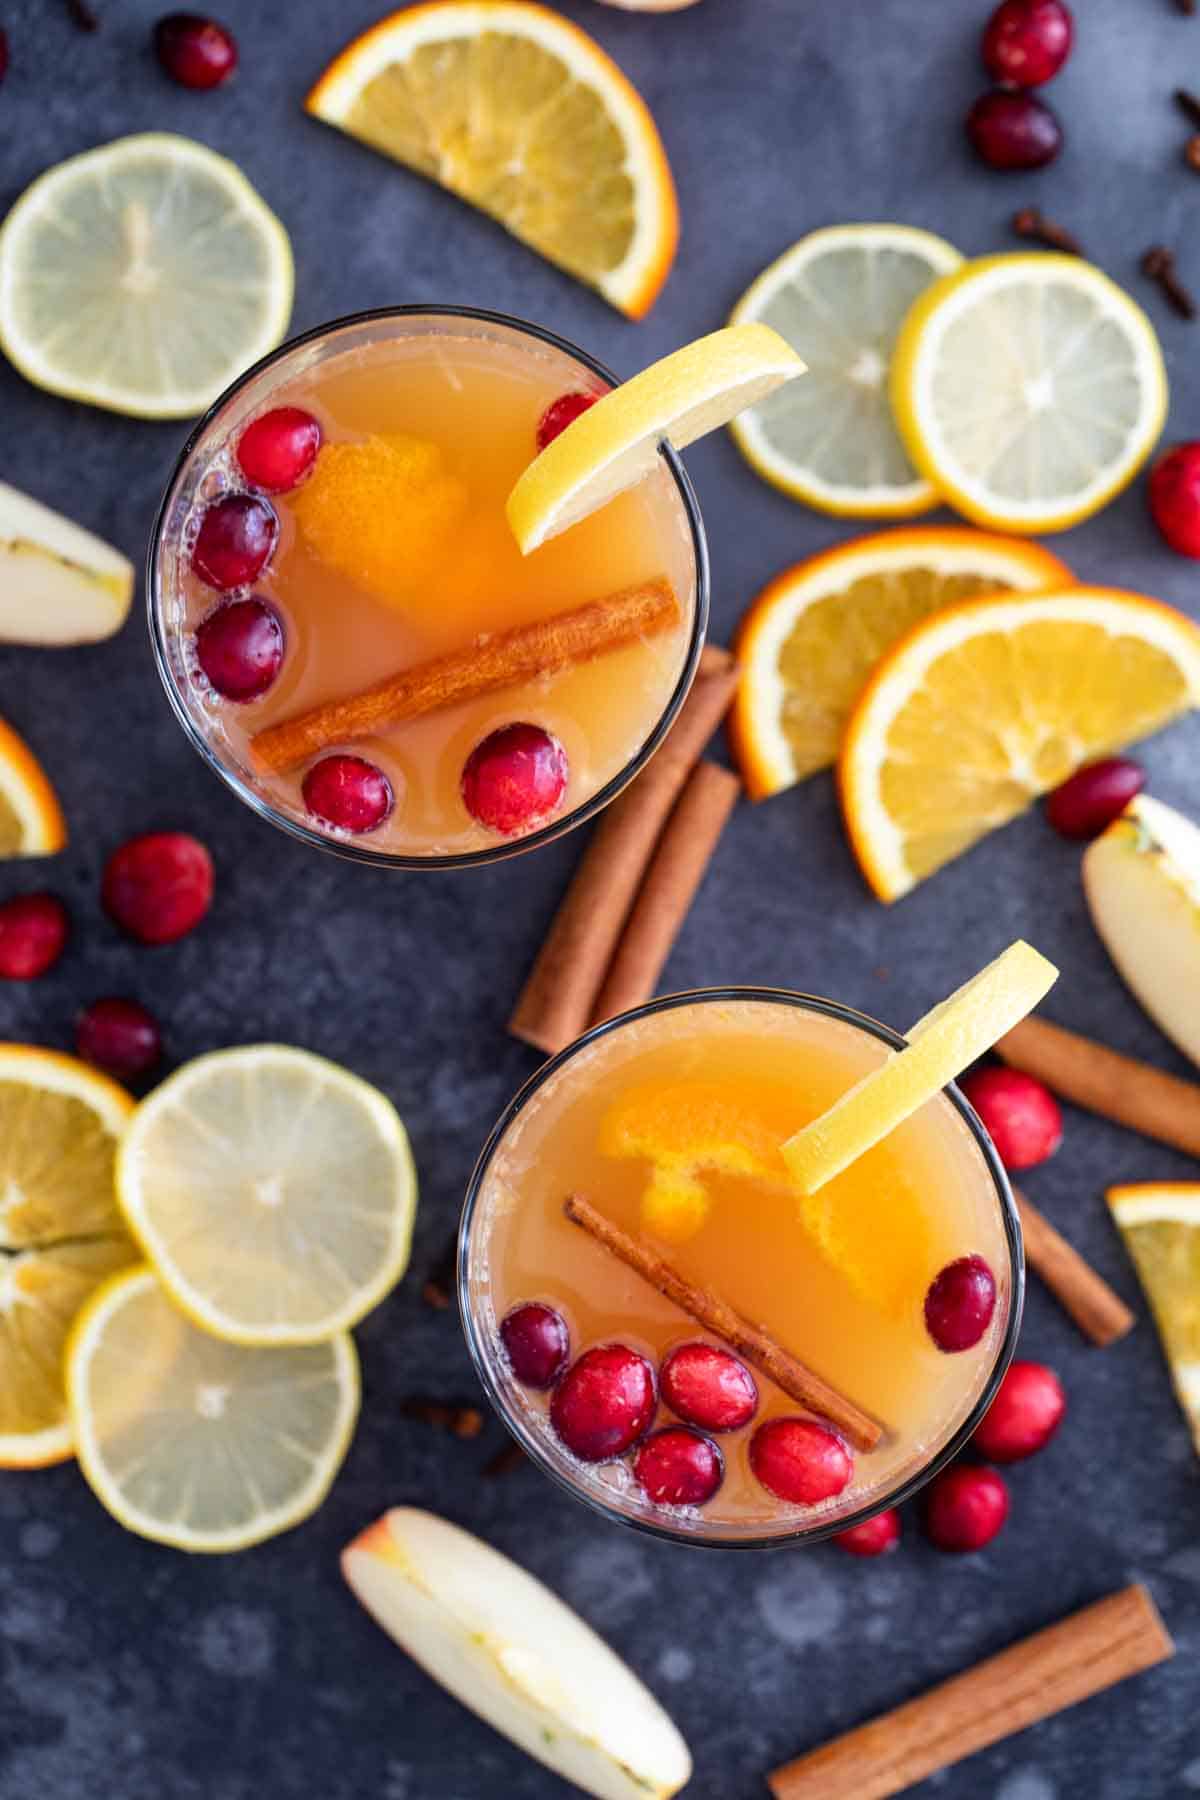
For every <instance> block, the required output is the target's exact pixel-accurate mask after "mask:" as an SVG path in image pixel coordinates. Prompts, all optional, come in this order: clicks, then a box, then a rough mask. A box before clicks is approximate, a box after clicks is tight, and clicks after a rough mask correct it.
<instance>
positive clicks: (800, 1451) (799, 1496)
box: [750, 1419, 854, 1506]
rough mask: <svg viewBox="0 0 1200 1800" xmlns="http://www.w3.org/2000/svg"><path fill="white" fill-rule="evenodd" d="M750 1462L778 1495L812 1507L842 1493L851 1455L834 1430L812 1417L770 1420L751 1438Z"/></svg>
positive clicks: (851, 1466) (850, 1471)
mask: <svg viewBox="0 0 1200 1800" xmlns="http://www.w3.org/2000/svg"><path fill="white" fill-rule="evenodd" d="M750 1467H751V1468H752V1469H753V1471H754V1474H755V1476H756V1477H757V1479H758V1480H759V1481H760V1482H761V1483H762V1485H763V1487H765V1488H766V1490H767V1492H768V1493H770V1494H774V1495H775V1497H776V1499H779V1500H793V1501H795V1502H797V1503H798V1504H799V1505H802V1506H815V1505H816V1503H817V1501H818V1500H829V1499H831V1498H832V1496H833V1495H834V1494H840V1493H841V1491H842V1489H843V1488H844V1487H845V1485H846V1483H847V1482H848V1481H849V1479H850V1477H851V1476H852V1475H853V1473H854V1458H853V1456H852V1455H851V1454H850V1451H849V1450H848V1449H847V1447H846V1445H845V1444H844V1443H843V1441H842V1439H841V1438H840V1437H839V1436H838V1434H837V1432H836V1431H834V1430H833V1428H832V1427H831V1426H829V1425H820V1424H818V1423H817V1421H816V1419H768V1420H767V1421H766V1423H765V1424H763V1425H760V1426H759V1428H758V1430H757V1431H756V1432H755V1434H754V1436H753V1437H752V1438H751V1440H750Z"/></svg>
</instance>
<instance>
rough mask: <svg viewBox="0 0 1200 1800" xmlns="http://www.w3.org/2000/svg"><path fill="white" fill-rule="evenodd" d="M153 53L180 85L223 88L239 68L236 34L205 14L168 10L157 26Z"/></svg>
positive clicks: (172, 78) (173, 79)
mask: <svg viewBox="0 0 1200 1800" xmlns="http://www.w3.org/2000/svg"><path fill="white" fill-rule="evenodd" d="M154 52H155V55H156V56H157V57H158V60H159V62H160V63H161V64H162V66H163V68H164V69H165V70H166V72H167V74H168V75H169V76H170V77H171V80H172V81H177V82H178V83H179V85H180V87H186V88H215V87H220V85H221V83H222V82H223V81H228V79H229V77H230V76H231V75H232V74H233V71H234V70H235V69H236V68H237V60H238V51H237V43H236V42H235V40H234V37H233V33H232V32H230V31H227V30H226V28H225V26H224V25H218V24H217V21H216V20H215V19H206V18H205V17H204V15H203V14H202V13H167V14H166V15H165V16H164V17H163V18H161V19H160V20H159V21H158V24H157V25H156V26H155V27H154Z"/></svg>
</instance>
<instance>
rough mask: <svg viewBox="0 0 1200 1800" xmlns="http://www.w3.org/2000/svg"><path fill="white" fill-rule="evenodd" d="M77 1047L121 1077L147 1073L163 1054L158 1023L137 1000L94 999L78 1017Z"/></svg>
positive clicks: (131, 1078) (130, 1078) (132, 1078)
mask: <svg viewBox="0 0 1200 1800" xmlns="http://www.w3.org/2000/svg"><path fill="white" fill-rule="evenodd" d="M75 1048H76V1050H77V1051H78V1052H79V1054H80V1056H82V1058H83V1060H84V1062H90V1063H94V1064H95V1065H96V1067H97V1068H98V1069H103V1070H104V1071H105V1073H106V1074H108V1075H115V1076H116V1077H117V1079H118V1081H136V1080H137V1079H138V1077H139V1076H140V1075H148V1074H149V1072H150V1070H151V1069H152V1068H153V1067H154V1065H155V1063H156V1062H157V1061H158V1059H159V1057H160V1056H161V1055H162V1037H161V1035H160V1033H159V1029H158V1024H157V1021H156V1020H155V1018H154V1017H153V1015H152V1014H151V1013H148V1012H147V1011H146V1008H145V1007H144V1006H139V1005H138V1003H137V1001H136V1000H121V999H118V998H115V997H114V998H113V999H109V1000H93V1001H92V1004H91V1005H90V1006H88V1007H85V1008H84V1010H83V1011H82V1012H81V1013H80V1015H79V1017H78V1019H77V1020H76V1021H75Z"/></svg>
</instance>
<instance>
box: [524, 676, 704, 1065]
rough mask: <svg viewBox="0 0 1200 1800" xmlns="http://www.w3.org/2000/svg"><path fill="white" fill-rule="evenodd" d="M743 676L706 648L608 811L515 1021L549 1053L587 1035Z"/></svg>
mask: <svg viewBox="0 0 1200 1800" xmlns="http://www.w3.org/2000/svg"><path fill="white" fill-rule="evenodd" d="M738 674H739V671H738V669H737V667H736V665H735V663H734V660H733V658H732V656H730V654H729V652H728V650H721V649H718V648H717V647H716V646H715V645H712V644H708V645H706V646H705V648H704V650H703V652H702V653H701V657H700V668H699V672H698V674H697V676H696V679H695V681H694V683H693V684H692V691H691V693H690V694H689V695H688V697H687V699H686V700H685V701H684V704H683V707H682V709H681V711H680V714H679V717H678V718H677V719H676V721H675V724H674V725H673V726H672V728H671V731H670V733H669V734H668V736H667V739H666V742H665V743H664V744H663V745H662V747H661V749H660V750H659V751H658V752H657V754H656V755H655V756H654V757H653V758H652V759H651V761H650V762H649V763H648V764H647V765H646V767H645V768H644V769H643V770H642V772H641V774H640V775H639V776H638V777H637V779H636V780H635V781H633V782H631V783H630V785H629V786H628V787H627V788H626V789H625V792H624V793H623V794H619V795H618V796H617V798H616V799H615V800H614V801H613V803H612V805H611V806H610V807H609V808H608V809H607V811H606V812H605V813H604V815H603V817H602V818H601V820H600V822H599V824H598V825H597V826H596V829H595V831H594V832H593V834H592V840H591V843H590V844H589V845H588V847H587V849H586V850H585V851H584V854H583V858H582V860H581V861H580V864H579V867H578V868H577V870H576V872H575V875H574V878H573V879H572V881H571V885H570V886H569V887H568V889H567V891H566V893H565V894H564V896H563V899H562V903H561V905H560V906H559V909H558V912H557V913H556V914H555V917H554V922H553V924H552V925H551V927H550V930H549V932H548V933H547V935H546V938H545V941H544V942H543V944H542V947H541V949H540V950H539V952H538V954H537V957H536V959H535V961H534V964H533V967H532V968H531V969H530V971H529V975H528V977H527V979H526V982H525V986H524V987H523V989H522V990H521V995H520V998H519V999H518V1001H517V1004H516V1007H515V1009H514V1011H513V1015H512V1018H511V1019H510V1020H509V1022H508V1029H509V1030H510V1031H511V1032H512V1034H513V1036H514V1037H519V1038H522V1039H523V1040H524V1041H525V1042H526V1043H527V1044H533V1045H535V1046H536V1048H537V1049H539V1050H545V1051H547V1052H548V1053H549V1054H550V1055H553V1054H554V1053H555V1052H556V1051H559V1050H561V1049H563V1048H564V1046H565V1045H567V1044H569V1043H571V1042H572V1041H573V1040H574V1039H575V1038H577V1037H578V1036H579V1035H580V1033H581V1032H582V1031H583V1030H584V1029H585V1027H586V1026H587V1024H588V1022H589V1020H590V1019H591V1018H592V1015H593V1013H594V1012H595V1007H596V996H597V995H598V993H599V991H600V985H601V983H602V981H603V980H604V976H605V972H606V971H607V969H608V966H609V963H610V962H611V961H612V956H613V952H614V950H615V949H616V946H617V941H618V939H619V938H620V935H621V929H622V927H623V925H624V924H625V920H626V918H627V917H628V914H629V909H630V907H631V906H632V904H633V901H634V896H635V895H636V893H637V890H638V885H639V883H640V882H641V879H642V877H643V875H644V874H645V872H646V867H647V864H648V863H649V861H650V858H651V856H652V855H653V853H654V846H655V844H656V843H657V841H658V838H659V834H660V833H661V831H662V828H663V825H664V824H665V823H666V820H667V816H668V814H669V813H670V811H671V808H672V807H673V806H674V804H675V801H676V800H677V799H678V797H679V793H680V790H681V789H682V787H683V784H684V782H685V781H686V780H687V778H688V776H689V774H690V773H691V771H692V769H693V768H694V767H695V765H696V762H697V760H698V759H699V756H700V752H701V751H702V750H703V748H704V746H705V744H707V742H708V740H709V738H710V737H711V736H712V734H713V732H714V731H715V730H716V728H717V726H718V725H719V724H720V722H721V720H722V718H723V717H724V716H725V714H726V712H727V711H728V710H729V706H730V703H731V701H732V700H733V696H734V693H735V691H736V688H737V684H738Z"/></svg>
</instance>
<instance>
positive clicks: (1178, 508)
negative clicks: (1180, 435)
mask: <svg viewBox="0 0 1200 1800" xmlns="http://www.w3.org/2000/svg"><path fill="white" fill-rule="evenodd" d="M1149 497H1150V512H1151V514H1152V516H1153V518H1154V523H1155V524H1156V525H1157V526H1158V529H1159V531H1160V532H1161V533H1162V535H1163V537H1164V538H1165V539H1166V541H1167V543H1168V544H1169V545H1170V546H1171V549H1172V550H1177V551H1178V552H1179V554H1180V556H1200V442H1192V443H1190V444H1176V445H1175V447H1174V449H1173V450H1168V451H1167V453H1166V455H1165V456H1160V457H1159V459H1158V461H1157V462H1156V463H1155V465H1154V467H1153V468H1152V469H1151V471H1150V489H1149Z"/></svg>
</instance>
